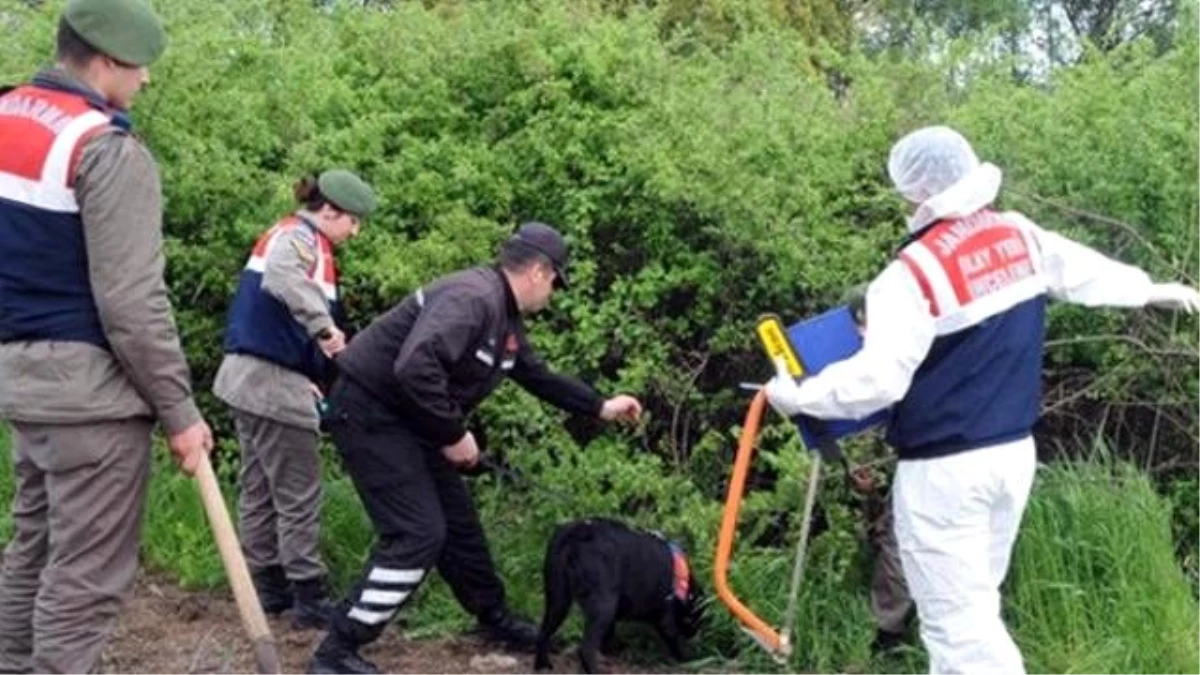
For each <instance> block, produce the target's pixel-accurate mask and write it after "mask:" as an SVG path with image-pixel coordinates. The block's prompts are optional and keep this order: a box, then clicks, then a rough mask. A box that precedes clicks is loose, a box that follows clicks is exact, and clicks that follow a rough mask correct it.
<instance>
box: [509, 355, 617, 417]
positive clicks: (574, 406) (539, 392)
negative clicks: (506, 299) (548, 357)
mask: <svg viewBox="0 0 1200 675" xmlns="http://www.w3.org/2000/svg"><path fill="white" fill-rule="evenodd" d="M512 378H513V380H515V381H516V382H517V384H519V385H521V387H522V388H524V389H525V390H526V391H528V392H529V393H531V394H533V395H534V396H536V397H538V398H540V399H542V400H543V401H545V402H547V403H550V404H551V405H554V406H555V407H558V408H561V409H562V410H565V411H567V412H569V413H573V414H576V415H589V416H591V417H599V416H600V409H601V408H602V407H603V406H604V399H603V398H602V397H601V396H600V394H598V393H596V390H594V389H592V388H591V387H589V386H588V385H586V384H584V383H583V382H581V381H580V380H578V379H576V378H574V377H570V376H568V375H560V374H558V373H555V372H552V371H551V370H550V369H549V368H548V367H546V364H545V362H543V361H542V359H541V358H540V357H539V356H538V355H537V353H536V352H534V351H533V348H532V347H530V346H529V344H528V342H527V341H526V340H525V339H524V336H522V339H521V347H520V351H519V352H518V353H517V362H516V363H515V364H514V365H513V370H512Z"/></svg>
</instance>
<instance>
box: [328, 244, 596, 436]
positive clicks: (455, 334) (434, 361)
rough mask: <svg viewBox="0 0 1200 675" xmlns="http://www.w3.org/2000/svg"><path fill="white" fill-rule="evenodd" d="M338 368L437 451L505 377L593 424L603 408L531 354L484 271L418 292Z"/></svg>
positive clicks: (502, 294) (509, 306) (493, 276)
mask: <svg viewBox="0 0 1200 675" xmlns="http://www.w3.org/2000/svg"><path fill="white" fill-rule="evenodd" d="M337 365H338V368H339V370H340V371H341V373H342V374H343V375H345V376H346V377H348V378H349V379H351V380H353V381H354V382H355V383H356V384H358V385H359V386H360V387H362V388H364V389H366V390H367V391H369V392H371V393H372V394H374V395H375V396H376V397H378V398H379V399H380V400H381V401H382V402H384V403H385V404H386V405H388V407H389V408H391V409H392V410H393V411H394V412H395V413H396V414H397V415H398V416H400V417H401V418H403V419H405V420H406V421H408V422H409V424H410V425H411V426H412V428H413V430H414V431H416V432H417V433H419V434H420V435H421V436H423V437H425V438H427V439H428V440H430V441H431V442H433V443H435V444H437V445H450V444H452V443H454V442H456V441H458V440H459V439H460V438H462V437H463V434H465V433H466V427H465V422H464V418H465V417H466V416H467V415H468V414H469V413H470V412H471V411H472V410H474V409H475V407H476V406H478V405H479V403H480V402H481V401H482V400H483V399H484V398H486V397H487V395H488V394H490V393H491V392H492V391H493V390H495V388H496V387H497V386H499V385H500V382H501V381H502V380H503V379H504V378H505V376H511V377H512V378H513V379H514V380H516V381H517V383H518V384H520V385H521V386H522V387H524V388H525V389H526V390H528V391H529V392H530V393H532V394H533V395H535V396H537V397H538V398H540V399H542V400H544V401H546V402H548V403H551V404H553V405H555V406H557V407H559V408H562V409H563V410H566V411H568V412H572V413H576V414H582V415H590V416H593V417H595V416H599V414H600V408H601V406H602V405H603V404H604V400H603V399H602V398H601V397H600V395H599V394H597V393H596V392H595V391H594V390H593V389H592V388H591V387H589V386H587V385H586V384H584V383H582V382H580V381H579V380H577V379H575V378H572V377H567V376H564V375H558V374H555V373H552V372H550V370H549V369H548V368H547V367H546V365H545V364H544V363H543V362H542V360H541V359H540V358H538V356H537V354H535V353H534V352H533V349H532V348H530V346H529V341H528V339H527V338H526V335H525V326H524V324H523V322H522V320H521V314H520V312H519V311H518V310H517V303H516V299H515V298H514V297H513V294H512V289H510V288H509V286H508V281H507V279H505V277H504V275H503V274H502V273H501V272H500V271H499V270H498V269H494V268H490V267H477V268H473V269H468V270H463V271H460V272H455V273H453V274H450V275H447V276H444V277H442V278H440V279H438V280H436V281H434V282H433V283H432V284H429V285H428V286H424V287H422V288H419V289H417V291H416V292H414V293H412V294H411V295H409V296H408V297H406V298H405V299H404V300H403V301H401V302H400V304H398V305H396V306H395V307H393V308H392V309H390V310H388V312H387V313H385V314H384V315H382V316H380V317H378V318H376V319H375V320H374V321H373V322H372V323H371V325H370V326H368V327H367V328H366V329H365V330H363V331H362V332H361V333H359V334H358V335H356V336H355V337H354V340H353V341H351V342H350V344H349V345H348V346H347V347H346V349H345V351H343V352H342V353H341V354H340V355H339V356H338V359H337Z"/></svg>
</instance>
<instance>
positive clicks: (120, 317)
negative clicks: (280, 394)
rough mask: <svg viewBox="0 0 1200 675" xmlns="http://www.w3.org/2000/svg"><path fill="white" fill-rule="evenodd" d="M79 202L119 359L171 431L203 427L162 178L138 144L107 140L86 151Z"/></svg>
mask: <svg viewBox="0 0 1200 675" xmlns="http://www.w3.org/2000/svg"><path fill="white" fill-rule="evenodd" d="M75 194H76V199H77V200H78V202H79V208H80V217H81V218H82V220H83V233H84V241H85V244H86V246H87V257H88V276H89V279H90V280H91V285H92V295H93V297H94V299H95V302H96V308H97V310H98V311H99V314H100V323H101V325H102V326H103V328H104V335H105V337H106V338H107V340H108V343H109V345H110V346H111V348H112V351H113V354H114V356H115V357H116V358H117V360H118V361H119V362H120V363H121V366H122V367H123V368H124V370H125V372H126V373H127V374H128V375H129V377H130V379H131V380H132V381H133V384H134V386H135V387H136V388H137V390H138V392H139V393H140V394H141V395H142V397H143V398H145V399H146V401H147V402H148V403H149V404H150V406H151V407H152V408H153V409H154V411H155V414H156V415H157V416H158V418H159V420H160V421H161V422H162V424H163V426H164V427H165V428H166V431H167V433H170V434H174V433H177V432H180V431H183V430H184V429H187V428H188V427H190V426H192V425H193V424H195V423H196V422H198V421H200V411H199V410H198V409H197V408H196V403H195V401H194V400H193V398H192V387H191V375H190V373H189V371H188V365H187V361H186V359H185V357H184V354H183V349H182V347H181V346H180V344H179V331H178V329H177V328H176V325H175V319H174V316H173V315H172V310H171V302H170V299H169V298H168V296H167V286H166V282H165V281H164V280H163V268H164V265H165V261H164V258H163V238H162V194H161V188H160V185H159V177H158V170H157V168H156V167H155V165H154V160H153V159H152V158H151V157H150V153H149V151H147V150H146V148H145V147H143V146H142V144H141V143H140V142H138V141H137V140H135V139H133V138H131V137H129V136H126V135H125V134H120V133H106V134H103V135H101V136H99V137H98V138H96V139H95V140H93V141H92V142H90V143H89V144H88V145H87V146H86V147H85V149H84V152H83V155H82V157H81V159H80V164H79V168H78V171H77V174H76V181H75Z"/></svg>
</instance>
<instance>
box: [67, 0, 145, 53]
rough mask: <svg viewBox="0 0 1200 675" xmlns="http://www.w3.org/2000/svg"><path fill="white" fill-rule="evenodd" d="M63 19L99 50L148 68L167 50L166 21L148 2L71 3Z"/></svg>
mask: <svg viewBox="0 0 1200 675" xmlns="http://www.w3.org/2000/svg"><path fill="white" fill-rule="evenodd" d="M63 18H64V19H65V20H66V22H67V25H69V26H70V27H71V28H72V29H74V31H75V32H76V33H78V34H79V37H81V38H83V41H84V42H86V43H88V44H89V45H91V46H92V47H93V48H95V49H96V51H99V52H101V53H103V54H107V55H108V56H111V57H112V58H114V59H116V60H118V61H120V62H122V63H127V64H130V65H134V66H148V65H150V64H151V63H153V62H154V61H156V60H158V57H160V56H162V53H163V51H164V50H165V49H166V48H167V34H166V32H165V31H163V25H162V20H160V19H159V18H158V15H157V14H155V13H154V10H153V9H151V8H150V5H147V4H146V3H145V2H144V0H70V2H68V3H67V9H66V11H65V12H64V13H63Z"/></svg>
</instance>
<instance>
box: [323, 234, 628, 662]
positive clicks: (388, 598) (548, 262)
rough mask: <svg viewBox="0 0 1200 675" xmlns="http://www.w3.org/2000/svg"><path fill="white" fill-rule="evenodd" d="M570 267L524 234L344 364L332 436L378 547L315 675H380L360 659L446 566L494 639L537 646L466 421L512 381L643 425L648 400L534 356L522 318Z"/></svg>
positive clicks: (555, 242) (423, 299) (583, 410)
mask: <svg viewBox="0 0 1200 675" xmlns="http://www.w3.org/2000/svg"><path fill="white" fill-rule="evenodd" d="M566 264H567V247H566V243H565V242H564V241H563V238H562V235H560V234H559V233H558V232H557V231H555V230H554V229H553V228H551V227H549V226H547V225H543V224H541V223H535V222H530V223H525V224H524V225H522V226H521V227H520V228H519V229H518V230H517V232H516V233H515V234H514V235H513V236H512V237H511V238H509V240H508V241H507V242H505V244H504V246H503V248H502V250H501V252H500V256H499V260H498V262H497V264H496V265H495V266H494V267H477V268H472V269H468V270H463V271H460V272H456V273H454V274H450V275H448V276H445V277H442V278H440V279H438V280H436V281H434V282H433V283H432V284H429V285H428V286H424V287H422V288H418V289H417V290H416V292H414V293H412V294H411V295H409V296H408V297H406V298H405V299H404V300H403V301H402V302H400V304H398V305H397V306H395V307H394V308H392V309H391V310H390V311H388V312H387V313H386V314H384V315H383V316H381V317H379V318H377V319H376V320H375V321H374V322H373V323H372V324H371V325H370V326H369V327H367V329H366V330H364V331H363V332H362V333H360V334H359V335H357V336H356V338H355V339H354V341H353V342H351V343H350V345H349V346H347V347H346V349H345V351H343V352H342V354H341V355H340V356H339V358H338V361H337V364H338V368H339V370H340V376H339V378H338V381H337V382H336V383H335V384H334V387H333V390H332V392H331V394H330V401H329V403H330V411H329V413H328V420H329V429H330V433H331V434H332V436H333V440H334V442H335V443H336V445H337V447H338V450H339V452H340V453H341V456H342V460H343V462H344V464H345V467H346V471H347V473H349V475H350V477H351V478H352V479H353V481H354V485H355V488H356V489H357V490H358V493H359V497H360V498H361V499H362V502H363V506H364V507H365V508H366V511H367V514H368V515H369V516H370V518H371V522H372V523H373V524H374V526H375V530H376V534H377V536H378V540H377V542H376V544H375V548H374V550H373V551H372V552H371V557H370V559H369V560H368V562H367V565H366V568H365V569H364V571H363V576H362V578H361V579H360V580H359V582H358V584H357V585H356V587H355V588H354V590H353V591H352V592H351V594H350V596H349V597H348V599H347V603H346V607H345V609H344V611H341V612H339V613H338V615H337V616H336V617H335V619H334V622H333V628H332V630H330V632H329V634H328V635H327V636H326V637H325V640H324V641H323V642H322V643H321V645H320V646H319V647H318V648H317V651H316V654H315V655H314V657H313V662H312V664H311V666H312V670H313V672H317V673H322V672H338V673H372V672H376V670H375V667H374V665H373V664H371V663H370V662H368V661H366V660H364V659H362V658H361V657H360V656H359V655H358V649H359V647H361V646H362V645H364V644H367V643H369V642H371V641H373V640H375V639H376V638H377V637H378V636H379V634H380V633H381V632H382V631H383V628H384V626H385V625H387V623H388V622H389V621H390V620H391V619H392V618H393V617H394V616H395V615H396V612H397V611H398V610H399V609H400V606H401V605H402V604H403V603H404V602H405V601H406V600H407V599H408V598H409V596H410V594H411V593H413V592H414V591H415V590H416V588H417V586H418V585H419V584H420V583H421V581H422V580H423V579H424V578H425V575H426V574H427V573H428V571H429V569H430V568H432V567H435V566H436V567H437V569H438V571H439V572H440V573H441V575H442V577H443V578H444V579H445V580H446V582H447V583H448V584H449V585H450V588H451V590H453V592H454V595H455V597H456V598H457V599H458V601H459V602H460V603H461V604H462V605H463V607H464V608H465V609H466V610H467V611H469V612H471V613H472V614H474V615H475V616H477V617H479V621H480V624H481V626H482V628H483V629H484V631H485V634H487V635H489V636H490V637H492V638H494V639H497V640H500V641H502V642H505V643H507V644H509V645H511V646H513V647H518V648H525V649H529V648H532V647H533V645H534V644H535V643H536V640H537V628H536V626H535V625H534V624H532V623H531V622H529V621H528V620H525V619H522V618H519V617H517V616H515V615H514V614H512V613H511V612H510V611H509V609H508V605H507V603H506V602H505V597H504V584H503V582H502V581H501V580H500V578H499V577H498V576H497V575H496V570H495V566H494V564H493V562H492V559H491V554H490V553H489V552H488V545H487V539H486V538H485V536H484V532H483V528H482V526H481V524H480V522H479V516H478V514H477V513H476V511H475V507H474V504H473V503H472V500H471V495H470V492H469V491H468V490H467V487H466V485H465V483H464V482H463V479H462V477H461V476H460V475H459V474H458V469H460V468H469V467H472V466H474V465H475V464H476V463H477V462H478V461H479V448H478V446H477V445H476V443H475V437H474V436H473V435H472V434H471V432H469V431H467V430H466V426H465V417H466V416H467V415H468V414H469V413H470V412H471V411H472V410H474V409H475V407H476V406H478V405H479V403H480V402H481V401H482V400H483V399H484V398H486V397H487V395H488V394H490V393H491V392H492V391H493V390H494V389H495V388H496V387H497V386H498V385H499V384H500V382H501V381H502V380H503V379H504V378H505V377H512V378H513V379H514V380H516V382H517V383H518V384H520V385H521V386H522V387H524V388H525V389H526V390H528V391H529V392H531V393H532V394H534V395H535V396H537V397H538V398H540V399H542V400H544V401H547V402H549V403H552V404H554V405H555V406H557V407H559V408H562V409H563V410H566V411H568V412H571V413H575V414H579V415H589V416H593V417H599V418H600V419H603V420H605V421H612V420H619V419H627V420H635V419H637V418H638V417H639V416H640V415H641V411H642V406H641V404H640V403H639V402H638V400H637V399H635V398H633V397H632V396H626V395H618V396H614V397H612V398H609V399H607V400H605V399H604V398H602V397H601V396H600V395H599V394H597V393H596V392H595V391H594V390H593V389H592V388H591V387H589V386H587V385H585V384H584V383H582V382H580V381H579V380H576V379H575V378H572V377H567V376H564V375H559V374H556V373H553V372H551V371H550V370H549V369H548V368H547V367H546V366H545V364H544V363H543V362H542V361H541V359H539V358H538V356H537V355H536V354H535V353H534V352H533V350H532V349H531V347H530V346H529V343H528V340H527V338H526V335H525V327H524V325H523V322H522V316H523V315H527V314H532V313H534V312H537V311H539V310H541V309H543V308H545V307H546V305H547V304H549V301H550V296H551V294H552V293H553V290H554V288H555V287H565V286H566V284H567V276H566Z"/></svg>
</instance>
